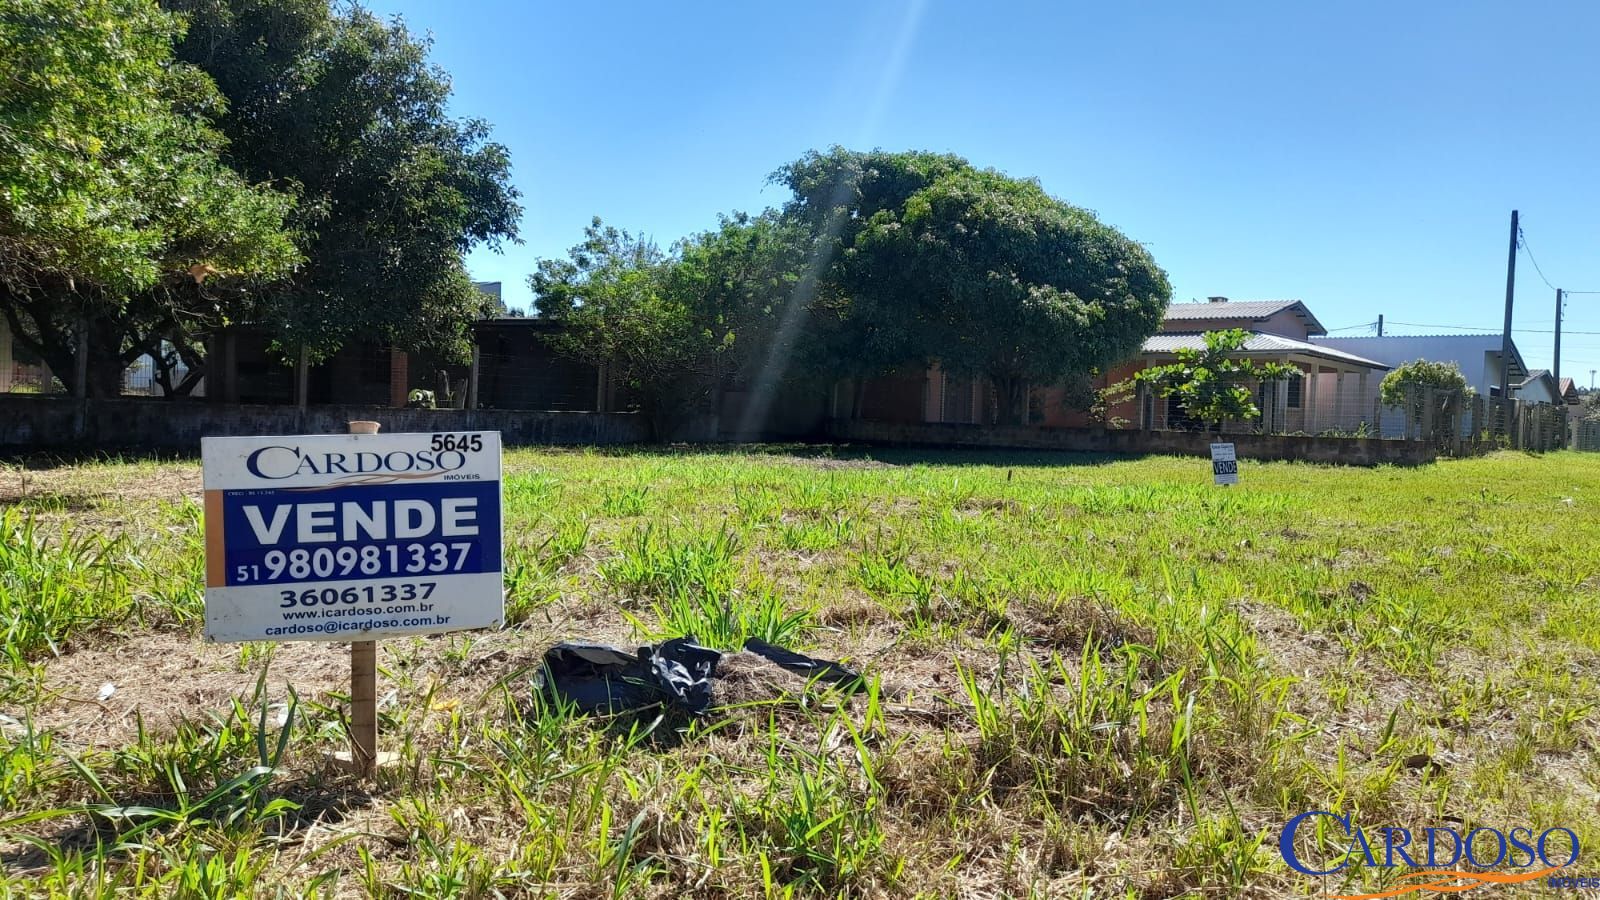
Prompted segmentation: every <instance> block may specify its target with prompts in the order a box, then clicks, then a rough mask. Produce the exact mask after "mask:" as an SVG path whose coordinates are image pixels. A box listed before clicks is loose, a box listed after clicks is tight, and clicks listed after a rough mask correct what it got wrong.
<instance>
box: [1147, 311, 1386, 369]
mask: <svg viewBox="0 0 1600 900" xmlns="http://www.w3.org/2000/svg"><path fill="white" fill-rule="evenodd" d="M1216 305H1218V306H1221V305H1222V304H1220V303H1219V304H1216ZM1205 346H1206V339H1205V335H1203V334H1198V333H1195V334H1157V335H1154V336H1152V337H1149V338H1147V339H1146V340H1145V342H1144V352H1146V353H1173V352H1176V351H1177V350H1180V349H1189V350H1203V349H1205ZM1240 351H1241V352H1243V353H1300V354H1304V355H1306V356H1319V357H1322V358H1323V359H1334V360H1339V361H1341V362H1347V363H1352V364H1355V365H1359V366H1366V367H1368V368H1372V369H1387V368H1389V367H1388V366H1386V365H1384V364H1383V363H1380V362H1373V361H1372V360H1370V359H1366V358H1364V357H1360V356H1357V355H1355V354H1354V353H1346V352H1344V351H1343V350H1335V349H1333V348H1332V347H1320V346H1318V345H1316V344H1309V343H1306V342H1305V341H1297V340H1295V339H1293V338H1286V337H1283V336H1282V335H1277V334H1263V333H1262V332H1259V331H1252V332H1250V338H1249V340H1247V341H1245V342H1244V346H1243V347H1241V348H1240Z"/></svg>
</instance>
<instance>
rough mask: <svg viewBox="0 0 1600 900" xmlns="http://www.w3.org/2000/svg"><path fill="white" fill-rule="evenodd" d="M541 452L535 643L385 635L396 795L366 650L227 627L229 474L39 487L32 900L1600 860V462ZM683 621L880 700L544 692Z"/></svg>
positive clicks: (879, 889)
mask: <svg viewBox="0 0 1600 900" xmlns="http://www.w3.org/2000/svg"><path fill="white" fill-rule="evenodd" d="M506 470H507V480H506V500H507V509H506V524H507V531H508V540H509V545H510V546H509V548H508V577H507V582H508V586H509V590H510V597H509V602H508V609H509V612H510V618H511V620H512V623H513V624H512V625H511V626H510V627H509V628H507V629H506V630H504V631H502V632H499V633H474V634H460V635H450V636H444V637H437V638H431V639H406V640H394V641H388V642H385V643H383V644H382V645H380V654H381V656H380V665H381V666H382V671H381V675H380V679H381V680H380V686H379V692H380V695H386V696H383V704H384V706H383V709H384V712H383V719H382V729H383V736H382V741H383V745H384V747H385V748H386V749H389V750H394V751H397V752H399V753H400V755H401V759H402V763H401V765H400V766H399V767H398V768H397V769H395V770H393V771H392V772H390V773H388V774H386V775H385V776H384V777H383V778H382V779H381V780H380V783H379V784H377V785H371V784H362V783H359V782H357V781H355V780H353V779H350V778H348V777H346V776H343V775H340V774H338V773H337V772H335V771H333V770H331V769H330V768H329V767H328V766H327V765H326V764H325V763H324V761H323V757H324V753H325V751H329V750H333V749H337V748H339V747H341V746H343V737H342V718H341V716H342V715H343V710H342V701H343V699H344V697H343V693H342V692H343V691H345V690H346V685H347V682H346V678H347V675H346V671H345V669H344V666H345V665H346V662H345V660H346V654H345V650H344V647H343V645H330V644H315V643H297V644H282V645H277V646H272V645H267V644H258V645H206V644H204V643H202V642H200V641H199V640H198V633H199V621H200V616H201V611H202V602H201V589H200V566H201V558H200V538H199V530H198V525H199V518H200V508H199V505H198V503H197V499H198V491H199V487H200V483H199V472H198V465H197V464H195V463H193V462H192V461H182V462H165V463H163V462H132V463H124V462H106V463H95V464H84V465H72V466H65V465H58V466H54V467H42V466H41V464H40V463H38V462H34V463H32V464H30V465H28V466H22V465H19V464H13V465H11V466H9V467H7V468H4V469H0V505H3V508H4V511H3V512H0V516H3V518H0V629H3V630H4V632H5V638H6V640H5V649H6V655H7V657H8V659H5V660H0V863H3V869H0V876H3V878H5V879H7V880H6V882H5V884H6V885H7V886H8V887H9V888H10V889H11V890H12V891H14V892H17V893H28V894H45V893H56V894H68V893H71V894H73V895H79V896H98V895H102V894H111V893H114V892H131V893H140V894H147V895H152V896H172V895H176V894H188V895H192V896H202V895H203V896H223V895H230V894H232V893H235V892H240V893H243V892H249V893H258V894H259V893H267V892H269V891H273V890H281V891H282V892H283V893H284V894H287V895H299V894H302V893H308V892H316V893H319V894H324V895H362V894H369V893H370V894H376V895H400V894H407V893H409V894H420V895H424V896H444V895H452V894H458V895H463V896H481V895H492V894H494V893H496V892H498V893H500V894H504V895H507V896H539V895H546V894H559V895H568V896H584V897H589V896H596V897H598V896H613V897H639V896H681V895H696V896H728V897H752V896H791V895H792V896H798V897H821V896H836V895H848V896H866V895H870V896H906V895H922V896H938V897H943V896H958V895H960V896H981V897H987V896H1040V897H1046V896H1048V897H1062V896H1138V897H1167V896H1175V895H1182V894H1208V895H1218V896H1229V895H1246V896H1282V895H1284V894H1301V893H1308V892H1315V891H1318V890H1321V889H1322V888H1323V887H1324V885H1322V884H1318V883H1316V882H1313V881H1312V880H1311V879H1309V878H1304V877H1300V876H1296V875H1294V874H1293V873H1292V872H1290V871H1289V870H1288V869H1287V868H1286V867H1285V866H1284V864H1283V863H1282V861H1281V860H1280V859H1279V857H1278V853H1277V846H1276V841H1277V835H1278V830H1279V828H1280V827H1281V825H1282V823H1283V822H1284V820H1285V819H1286V818H1287V817H1288V816H1290V815H1293V814H1295V813H1298V812H1301V811H1304V810H1307V809H1331V810H1339V811H1343V812H1354V813H1355V814H1356V815H1357V818H1358V819H1359V820H1360V821H1361V822H1363V823H1366V824H1368V825H1369V826H1371V827H1373V828H1377V827H1380V826H1383V825H1391V824H1401V825H1406V826H1409V827H1412V828H1414V829H1421V828H1422V827H1425V826H1427V825H1450V826H1453V827H1456V828H1457V829H1459V830H1461V831H1463V832H1465V831H1466V830H1467V829H1470V828H1472V827H1474V826H1476V825H1480V824H1482V825H1494V826H1498V827H1501V828H1510V827H1511V826H1512V825H1514V824H1518V825H1532V826H1536V830H1540V829H1542V828H1543V827H1546V826H1551V825H1566V826H1569V827H1571V828H1573V829H1574V830H1575V831H1576V832H1577V833H1578V834H1579V836H1580V837H1581V838H1582V840H1583V843H1584V845H1585V848H1586V854H1587V853H1589V852H1593V851H1589V850H1587V848H1590V847H1600V828H1597V823H1600V815H1597V813H1600V784H1597V773H1600V765H1597V763H1600V759H1597V754H1596V747H1597V744H1596V728H1595V715H1594V710H1595V707H1596V703H1597V701H1600V690H1597V686H1596V676H1597V673H1600V620H1597V618H1596V615H1595V612H1594V610H1595V606H1596V603H1597V601H1600V574H1597V573H1600V556H1597V554H1596V553H1595V550H1594V548H1595V547H1596V546H1597V545H1600V458H1596V457H1592V456H1590V457H1583V456H1579V455H1575V454H1551V455H1549V456H1546V457H1543V458H1535V457H1531V456H1525V455H1521V454H1512V453H1502V454H1499V455H1497V456H1493V457H1490V458H1486V459H1477V460H1468V461H1458V462H1445V463H1440V464H1437V465H1433V466H1428V467H1423V468H1418V469H1410V470H1407V469H1374V470H1357V469H1337V468H1325V467H1316V466H1306V465H1288V464H1268V465H1252V464H1247V465H1246V467H1245V469H1244V473H1243V478H1244V484H1243V485H1242V486H1240V487H1237V488H1231V489H1221V488H1214V487H1212V486H1211V485H1210V484H1209V483H1208V470H1207V467H1206V465H1205V463H1203V462H1202V461H1199V460H1186V459H1185V460H1180V459H1169V458H1153V459H1143V460H1125V461H1108V460H1099V459H1091V458H1083V457H1071V456H1047V455H1035V456H1024V455H997V454H988V455H983V454H953V453H951V454H943V453H927V454H919V455H912V454H902V453H887V452H886V453H881V454H875V455H874V456H873V457H872V458H867V457H864V456H860V455H845V454H841V455H840V456H839V457H838V458H835V457H833V456H829V455H827V454H823V455H818V454H817V453H816V452H815V451H804V452H803V453H789V452H786V451H784V450H781V449H775V450H772V451H771V452H765V453H762V452H726V453H723V452H718V453H684V454H672V453H650V452H622V453H596V452H563V451H517V452H514V453H511V454H509V455H508V457H507V459H506ZM683 633H693V634H696V635H698V636H699V637H700V638H701V640H702V641H704V642H707V643H711V644H713V645H718V646H731V645H734V644H735V643H736V642H737V641H738V640H739V639H741V638H742V637H743V636H745V635H748V634H754V635H758V636H761V637H764V638H767V639H770V640H775V641H778V642H781V643H785V644H788V645H790V646H793V647H796V648H798V649H802V650H806V651H810V652H813V653H815V654H818V655H822V656H830V657H836V658H844V659H846V660H848V661H849V662H850V663H852V664H854V665H856V666H859V667H861V668H862V669H863V670H864V671H866V672H867V673H869V674H870V676H871V690H870V692H869V693H868V694H866V695H862V696H858V697H856V698H855V699H854V700H853V701H850V702H841V701H840V699H839V698H838V697H831V696H826V695H821V696H819V695H816V694H815V693H814V692H808V691H805V690H803V689H798V688H796V687H795V685H789V686H788V688H789V692H788V693H786V694H783V695H781V696H778V697H776V698H769V699H761V697H760V696H759V692H756V694H757V696H756V699H746V700H745V702H743V703H738V704H735V705H733V706H732V707H730V708H727V709H724V710H722V711H720V712H718V713H717V714H715V715H713V716H711V717H709V718H707V719H704V720H701V721H686V720H680V719H676V718H673V717H665V718H662V717H658V716H655V715H644V716H625V717H618V718H615V719H598V720H597V719H592V718H585V717H581V716H575V715H572V714H570V713H569V712H566V711H563V710H560V709H553V708H550V706H549V705H548V704H545V703H542V702H540V701H539V699H538V698H537V697H536V696H535V694H534V692H533V690H532V689H531V687H530V679H531V677H532V673H533V670H534V668H535V667H536V666H537V664H538V660H539V658H540V655H541V653H542V651H543V649H544V648H545V647H547V646H548V645H549V644H551V643H553V642H555V641H557V640H561V639H580V640H605V641H613V642H619V643H623V644H628V643H632V642H638V641H643V640H647V639H654V638H658V637H664V636H675V635H679V634H683ZM291 688H292V690H291ZM1328 841H1329V847H1325V848H1324V849H1326V850H1328V852H1329V853H1330V854H1333V855H1336V854H1337V851H1338V850H1340V849H1342V848H1343V846H1344V844H1343V836H1342V835H1338V836H1335V835H1331V834H1330V835H1329V838H1328ZM1333 845H1337V846H1336V847H1334V846H1333ZM1330 848H1331V849H1330ZM1579 868H1582V869H1584V870H1585V872H1586V873H1589V874H1593V873H1594V871H1596V869H1597V867H1596V866H1594V865H1592V864H1590V865H1586V866H1580V867H1579ZM1576 874H1583V873H1576ZM1381 883H1382V882H1381V881H1380V880H1374V879H1372V878H1370V877H1367V876H1361V877H1357V878H1354V879H1351V880H1347V881H1341V880H1339V879H1337V878H1335V879H1329V881H1328V883H1327V885H1326V887H1327V888H1329V889H1335V888H1355V887H1366V888H1368V889H1373V888H1375V886H1377V885H1380V884H1381ZM1488 890H1489V891H1493V890H1495V889H1494V888H1490V889H1488ZM1335 892H1337V891H1335ZM1533 892H1534V893H1537V889H1534V891H1533ZM1485 893H1487V891H1486V892H1485Z"/></svg>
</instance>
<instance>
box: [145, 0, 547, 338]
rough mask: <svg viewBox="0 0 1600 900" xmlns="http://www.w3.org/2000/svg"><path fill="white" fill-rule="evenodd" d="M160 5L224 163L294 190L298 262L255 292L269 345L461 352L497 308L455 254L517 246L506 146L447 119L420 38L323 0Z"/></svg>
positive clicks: (445, 91) (473, 125)
mask: <svg viewBox="0 0 1600 900" xmlns="http://www.w3.org/2000/svg"><path fill="white" fill-rule="evenodd" d="M164 2H165V3H166V4H167V6H168V7H169V8H171V9H174V10H176V11H179V12H182V13H183V14H184V15H185V16H186V17H187V18H188V21H189V28H188V31H187V33H186V34H185V36H184V39H183V40H182V42H181V43H179V45H178V51H177V52H178V55H179V56H180V57H181V58H182V59H184V60H186V61H188V62H191V63H193V64H194V65H196V66H198V67H200V68H202V69H204V70H205V71H206V72H207V73H209V74H210V75H211V77H212V78H213V79H215V81H216V83H217V85H218V87H219V88H220V89H221V91H222V93H223V95H224V96H225V97H226V98H227V100H228V104H229V115H228V116H227V117H226V118H224V119H223V120H222V127H223V128H224V130H225V131H226V132H227V134H228V135H229V137H230V138H232V143H231V144H230V146H229V149H228V153H227V159H228V161H229V162H230V163H231V164H232V165H233V166H234V168H236V169H237V170H238V171H239V172H241V173H242V174H244V176H245V177H247V178H249V179H251V180H260V181H267V182H270V183H272V184H274V185H278V186H281V187H283V188H284V189H286V190H292V191H294V192H295V193H297V194H298V195H299V197H300V204H299V208H298V213H297V215H296V217H295V220H294V222H295V225H296V226H297V229H298V233H299V234H300V235H301V242H300V249H301V251H302V252H303V254H304V256H305V259H306V261H305V264H304V265H302V266H301V267H300V268H299V269H298V270H297V271H296V272H295V274H294V277H293V278H291V279H287V280H284V281H282V282H279V283H278V284H276V285H274V286H273V287H272V289H270V290H268V291H264V292H262V293H260V294H259V295H258V300H259V304H258V308H257V311H256V314H257V317H258V318H259V320H260V321H262V322H264V323H266V324H268V325H270V326H271V327H272V328H273V330H274V332H275V334H276V336H277V337H278V340H279V344H280V346H282V347H283V349H284V350H285V351H292V350H295V349H298V348H300V347H305V348H306V349H307V350H308V352H309V353H310V355H311V356H312V357H313V358H317V357H321V356H323V355H325V354H327V353H330V352H332V351H334V350H336V349H337V348H338V347H340V346H342V345H343V344H345V343H347V342H349V341H351V340H352V339H355V338H358V337H360V338H367V339H373V340H378V341H383V342H387V343H390V344H393V345H395V346H398V347H401V348H405V349H429V350H435V351H442V352H445V353H446V354H450V355H460V354H463V353H464V352H465V349H466V346H467V344H466V328H467V325H468V323H469V322H470V321H471V320H472V319H474V318H476V317H478V316H480V315H483V314H485V313H488V312H491V311H492V310H491V309H490V308H489V307H490V302H491V301H489V300H488V299H487V298H485V297H484V295H482V294H481V293H479V292H478V291H477V290H476V289H475V288H474V287H473V285H472V282H471V280H470V279H469V278H468V277H467V274H466V271H465V269H464V267H463V265H462V257H463V255H464V254H465V253H466V252H467V251H468V250H470V249H471V248H472V247H474V246H475V245H478V244H480V243H486V244H488V245H490V246H498V245H499V243H500V242H502V241H505V240H515V238H516V223H517V220H518V219H519V218H520V216H521V208H520V206H519V205H518V203H517V197H518V195H517V191H516V190H515V188H513V187H512V186H511V182H510V156H509V154H508V152H507V150H506V148H505V147H504V146H502V145H500V144H498V143H495V142H493V141H491V140H490V139H489V128H488V126H487V125H486V124H485V123H483V122H481V121H478V120H471V119H468V120H460V119H455V118H452V117H451V116H450V115H449V114H448V111H447V108H446V106H447V103H448V100H449V97H450V81H449V77H448V76H447V75H446V74H445V73H444V72H443V71H442V70H440V69H439V68H438V67H436V66H434V65H431V64H430V63H429V62H428V50H429V44H428V42H427V41H426V40H424V39H420V38H418V37H417V36H415V35H413V34H412V33H411V32H410V31H409V30H408V29H407V28H406V27H405V25H404V23H402V22H401V21H399V20H391V21H384V20H381V19H379V18H377V17H375V16H373V15H372V14H371V13H368V12H366V11H365V10H363V9H361V8H360V7H357V6H344V5H342V4H339V5H330V3H329V0H164Z"/></svg>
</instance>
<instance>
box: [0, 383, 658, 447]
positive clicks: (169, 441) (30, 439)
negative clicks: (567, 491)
mask: <svg viewBox="0 0 1600 900" xmlns="http://www.w3.org/2000/svg"><path fill="white" fill-rule="evenodd" d="M359 419H366V420H370V421H374V422H379V423H381V424H382V425H383V430H384V431H385V432H395V431H401V432H405V431H498V432H500V437H501V441H502V442H503V443H504V444H505V445H506V446H517V445H539V444H572V445H601V444H635V443H643V442H644V441H647V440H649V438H650V424H649V422H648V421H647V420H646V419H645V418H644V417H642V416H639V415H635V414H633V413H594V412H524V411H517V410H494V409H472V410H467V409H391V408H388V407H372V406H312V407H309V408H307V409H305V410H303V411H302V410H299V409H296V408H295V407H292V406H245V405H220V404H211V403H202V402H176V401H161V400H89V401H83V402H80V401H74V400H68V399H61V398H44V397H29V396H5V395H0V448H12V449H22V448H88V447H154V448H161V449H173V450H189V451H194V452H197V451H198V450H199V449H200V438H202V437H208V436H221V435H250V434H332V433H340V432H343V431H345V428H346V423H347V422H351V421H354V420H359Z"/></svg>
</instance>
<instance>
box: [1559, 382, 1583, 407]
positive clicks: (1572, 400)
mask: <svg viewBox="0 0 1600 900" xmlns="http://www.w3.org/2000/svg"><path fill="white" fill-rule="evenodd" d="M1556 389H1557V390H1559V391H1560V392H1561V402H1563V403H1565V404H1567V405H1568V406H1577V405H1578V404H1579V403H1582V402H1583V398H1582V397H1581V396H1579V394H1578V386H1577V385H1576V384H1573V383H1572V379H1571V378H1562V379H1560V380H1558V381H1557V382H1556Z"/></svg>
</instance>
